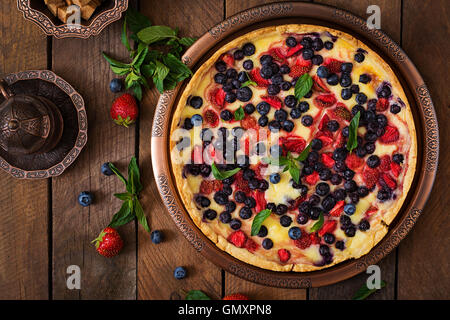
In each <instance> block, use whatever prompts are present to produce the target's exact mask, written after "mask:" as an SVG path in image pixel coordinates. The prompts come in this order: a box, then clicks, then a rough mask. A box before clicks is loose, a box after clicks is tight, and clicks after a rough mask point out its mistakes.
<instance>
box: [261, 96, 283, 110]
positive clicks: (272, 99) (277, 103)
mask: <svg viewBox="0 0 450 320" xmlns="http://www.w3.org/2000/svg"><path fill="white" fill-rule="evenodd" d="M261 99H262V100H263V101H265V102H267V103H268V104H270V105H271V106H272V107H274V108H275V109H277V110H278V109H281V108H282V107H283V103H282V102H281V99H280V98H278V97H277V96H262V97H261Z"/></svg>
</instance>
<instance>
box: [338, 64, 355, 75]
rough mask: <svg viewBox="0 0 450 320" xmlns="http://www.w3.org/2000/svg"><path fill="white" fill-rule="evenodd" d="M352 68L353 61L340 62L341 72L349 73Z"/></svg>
mask: <svg viewBox="0 0 450 320" xmlns="http://www.w3.org/2000/svg"><path fill="white" fill-rule="evenodd" d="M352 70H353V63H351V62H344V63H343V64H341V71H342V72H346V73H350V72H352Z"/></svg>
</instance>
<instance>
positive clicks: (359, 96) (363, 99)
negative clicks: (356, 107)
mask: <svg viewBox="0 0 450 320" xmlns="http://www.w3.org/2000/svg"><path fill="white" fill-rule="evenodd" d="M356 102H357V103H358V104H364V103H366V102H367V96H366V95H365V94H364V93H362V92H360V93H358V94H356Z"/></svg>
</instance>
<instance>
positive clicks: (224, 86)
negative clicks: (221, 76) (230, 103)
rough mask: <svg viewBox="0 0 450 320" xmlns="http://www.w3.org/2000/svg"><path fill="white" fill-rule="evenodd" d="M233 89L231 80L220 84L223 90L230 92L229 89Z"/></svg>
mask: <svg viewBox="0 0 450 320" xmlns="http://www.w3.org/2000/svg"><path fill="white" fill-rule="evenodd" d="M233 89H234V87H233V84H232V83H231V82H229V83H226V84H224V85H223V86H222V90H223V91H225V92H231V91H233Z"/></svg>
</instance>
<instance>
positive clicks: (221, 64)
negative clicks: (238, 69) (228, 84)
mask: <svg viewBox="0 0 450 320" xmlns="http://www.w3.org/2000/svg"><path fill="white" fill-rule="evenodd" d="M215 67H216V70H217V71H219V72H225V71H227V64H226V63H225V62H224V61H222V60H220V61H217V62H216V64H215Z"/></svg>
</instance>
